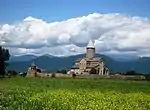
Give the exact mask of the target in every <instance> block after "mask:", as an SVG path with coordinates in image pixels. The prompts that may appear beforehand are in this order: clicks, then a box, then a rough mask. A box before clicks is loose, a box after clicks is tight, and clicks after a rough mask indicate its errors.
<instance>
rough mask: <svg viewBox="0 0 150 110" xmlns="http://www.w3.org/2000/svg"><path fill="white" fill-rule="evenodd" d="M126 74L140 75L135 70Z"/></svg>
mask: <svg viewBox="0 0 150 110" xmlns="http://www.w3.org/2000/svg"><path fill="white" fill-rule="evenodd" d="M125 75H138V73H137V72H136V71H134V70H130V71H127V72H126V73H125Z"/></svg>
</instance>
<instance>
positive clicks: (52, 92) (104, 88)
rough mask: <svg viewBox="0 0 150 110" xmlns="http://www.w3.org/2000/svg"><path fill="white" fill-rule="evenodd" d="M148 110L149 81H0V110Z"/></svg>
mask: <svg viewBox="0 0 150 110" xmlns="http://www.w3.org/2000/svg"><path fill="white" fill-rule="evenodd" d="M1 109H2V110H7V109H8V110H25V109H26V110H148V109H150V82H146V81H129V80H110V79H48V78H45V79H40V78H10V79H0V110H1Z"/></svg>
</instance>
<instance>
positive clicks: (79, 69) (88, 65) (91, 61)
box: [70, 40, 109, 75]
mask: <svg viewBox="0 0 150 110" xmlns="http://www.w3.org/2000/svg"><path fill="white" fill-rule="evenodd" d="M92 69H94V71H95V73H94V74H99V75H109V69H108V67H107V66H106V65H105V63H104V60H103V59H102V58H99V57H95V46H94V43H93V42H92V40H90V41H89V43H88V45H87V47H86V57H85V58H81V59H78V60H77V61H76V62H75V64H74V66H73V67H72V68H71V70H70V73H75V74H90V73H91V70H92Z"/></svg>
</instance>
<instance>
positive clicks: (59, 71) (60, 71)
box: [57, 69, 67, 74]
mask: <svg viewBox="0 0 150 110" xmlns="http://www.w3.org/2000/svg"><path fill="white" fill-rule="evenodd" d="M57 73H63V74H67V71H66V70H65V69H62V70H58V71H57Z"/></svg>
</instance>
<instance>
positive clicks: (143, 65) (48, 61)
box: [8, 54, 150, 73]
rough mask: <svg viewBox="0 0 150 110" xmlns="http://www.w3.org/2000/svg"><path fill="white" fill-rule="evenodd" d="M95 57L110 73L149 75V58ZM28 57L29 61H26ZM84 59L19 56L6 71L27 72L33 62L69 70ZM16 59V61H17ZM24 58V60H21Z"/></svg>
mask: <svg viewBox="0 0 150 110" xmlns="http://www.w3.org/2000/svg"><path fill="white" fill-rule="evenodd" d="M96 56H97V57H102V58H103V59H104V61H105V63H106V65H107V66H108V67H109V68H110V71H111V72H126V71H128V70H136V71H137V72H142V73H150V57H143V58H138V59H134V60H131V61H121V62H120V61H116V60H114V59H112V58H110V57H108V56H106V55H101V54H96ZM27 57H29V59H27ZM83 57H85V55H84V54H79V55H74V56H68V57H56V56H52V55H49V54H45V55H42V56H34V55H33V56H32V55H31V56H30V55H29V56H28V55H27V56H25V55H24V56H22V57H21V56H20V57H15V59H13V60H11V61H10V64H9V66H8V69H13V70H17V71H27V69H28V67H29V66H30V64H31V63H32V62H33V61H34V62H35V64H36V65H37V66H38V67H40V68H42V69H45V70H56V69H69V68H71V67H72V66H73V65H74V63H75V61H76V60H77V59H78V58H83ZM17 58H18V59H17ZM23 58H26V59H24V60H21V59H23Z"/></svg>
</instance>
